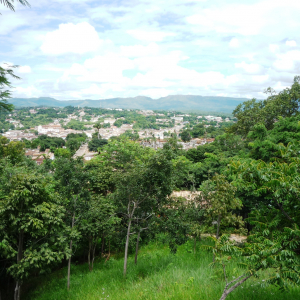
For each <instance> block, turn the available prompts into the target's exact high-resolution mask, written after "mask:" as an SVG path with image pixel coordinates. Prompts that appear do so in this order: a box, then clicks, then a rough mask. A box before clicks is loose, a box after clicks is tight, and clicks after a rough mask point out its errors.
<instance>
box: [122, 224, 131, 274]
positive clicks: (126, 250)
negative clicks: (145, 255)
mask: <svg viewBox="0 0 300 300" xmlns="http://www.w3.org/2000/svg"><path fill="white" fill-rule="evenodd" d="M130 227H131V218H130V219H129V222H128V228H127V236H126V244H125V256H124V271H123V275H124V276H126V271H127V257H128V245H129V235H130Z"/></svg>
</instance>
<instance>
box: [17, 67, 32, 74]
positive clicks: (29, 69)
mask: <svg viewBox="0 0 300 300" xmlns="http://www.w3.org/2000/svg"><path fill="white" fill-rule="evenodd" d="M18 72H19V73H31V68H30V66H20V67H19V68H18Z"/></svg>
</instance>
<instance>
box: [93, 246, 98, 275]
mask: <svg viewBox="0 0 300 300" xmlns="http://www.w3.org/2000/svg"><path fill="white" fill-rule="evenodd" d="M96 241H97V240H96ZM96 247H97V242H95V245H94V248H93V257H92V271H93V269H94V260H95V251H96Z"/></svg>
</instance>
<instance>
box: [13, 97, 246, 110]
mask: <svg viewBox="0 0 300 300" xmlns="http://www.w3.org/2000/svg"><path fill="white" fill-rule="evenodd" d="M246 100H249V99H247V98H232V97H214V96H192V95H170V96H167V97H162V98H159V99H157V100H154V99H152V98H149V97H144V96H138V97H129V98H112V99H105V100H65V101H60V100H56V99H53V98H47V97H41V98H12V99H10V100H9V102H10V103H12V104H14V105H15V106H16V107H30V106H31V107H32V106H53V107H65V106H68V105H71V106H79V107H84V106H89V107H102V108H128V109H151V110H154V109H156V110H176V111H190V112H192V111H206V112H207V111H209V112H224V113H225V112H226V113H231V112H232V111H233V110H234V109H235V107H236V106H237V105H238V104H239V103H241V102H244V101H246Z"/></svg>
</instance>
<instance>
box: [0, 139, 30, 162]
mask: <svg viewBox="0 0 300 300" xmlns="http://www.w3.org/2000/svg"><path fill="white" fill-rule="evenodd" d="M24 148H25V144H24V143H23V142H18V141H17V142H15V141H12V142H9V140H8V139H7V138H6V137H4V136H1V137H0V159H1V158H4V157H7V158H9V159H10V161H11V162H12V163H13V164H16V163H19V162H21V161H22V160H23V159H24V154H25V149H24Z"/></svg>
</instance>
